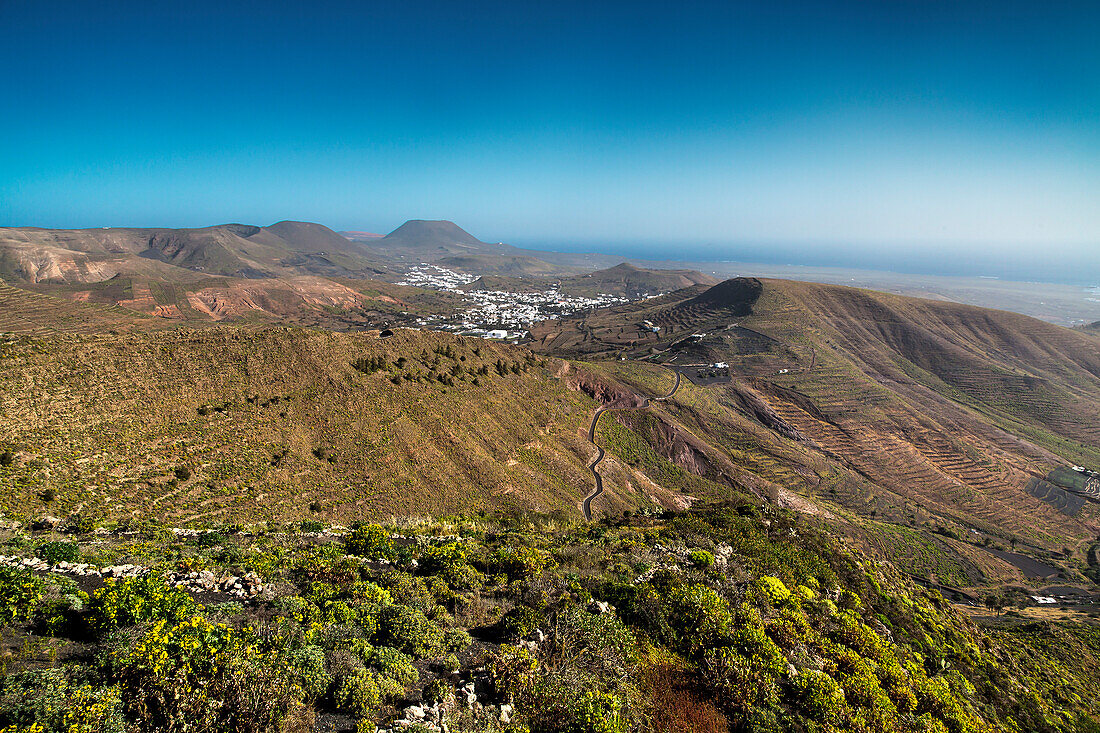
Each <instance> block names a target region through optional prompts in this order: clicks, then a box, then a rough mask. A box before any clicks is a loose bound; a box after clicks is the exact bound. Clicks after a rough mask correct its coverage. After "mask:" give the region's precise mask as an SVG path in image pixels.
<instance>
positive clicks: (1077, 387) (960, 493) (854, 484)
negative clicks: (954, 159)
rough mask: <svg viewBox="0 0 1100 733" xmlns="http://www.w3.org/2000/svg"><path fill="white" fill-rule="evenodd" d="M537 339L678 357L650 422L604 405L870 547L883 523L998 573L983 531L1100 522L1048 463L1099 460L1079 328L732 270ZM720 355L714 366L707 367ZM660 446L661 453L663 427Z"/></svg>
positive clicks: (1094, 368)
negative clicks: (675, 438)
mask: <svg viewBox="0 0 1100 733" xmlns="http://www.w3.org/2000/svg"><path fill="white" fill-rule="evenodd" d="M533 337H534V343H533V344H532V347H533V348H534V349H536V350H537V351H540V352H543V353H549V354H555V355H558V356H570V357H573V358H582V359H584V360H585V361H588V362H591V363H595V364H600V365H602V368H604V369H606V370H607V371H608V372H609V373H610V374H615V375H617V376H618V377H619V378H621V379H625V380H626V381H627V382H628V383H633V384H636V385H639V386H641V385H645V384H647V383H648V382H652V381H653V380H654V379H655V377H653V376H652V375H649V376H646V375H647V372H646V371H645V370H646V369H652V368H653V367H648V366H645V365H644V362H646V361H650V362H656V363H661V364H665V365H667V366H670V367H672V368H675V369H678V370H680V371H681V373H682V374H684V376H686V377H687V378H688V379H689V380H691V381H692V382H693V384H689V385H687V388H686V389H685V390H683V391H682V393H681V394H679V395H678V397H677V398H676V399H675V400H672V401H670V403H669V404H667V405H664V406H663V407H662V408H661V409H662V410H663V411H664V417H663V418H662V419H661V420H658V421H657V422H653V418H652V417H650V418H642V417H638V416H632V415H631V416H616V418H615V420H616V421H617V422H618V423H620V424H621V426H622V427H623V428H625V429H629V430H630V431H633V432H634V433H636V434H638V435H642V436H645V437H646V438H647V440H649V441H650V442H655V443H657V444H660V442H661V440H662V437H661V436H662V435H667V434H669V433H674V432H676V431H681V432H690V433H691V434H692V435H693V436H694V437H695V438H697V439H699V440H701V441H702V442H704V443H706V444H708V445H709V446H711V447H712V448H713V449H714V453H715V454H716V455H724V456H726V457H728V458H730V459H732V460H731V461H730V463H731V464H732V469H731V471H735V472H742V473H744V472H749V473H751V474H753V476H754V477H756V478H757V479H758V480H759V481H763V482H766V485H765V488H767V487H768V486H770V487H772V488H771V490H773V491H774V490H776V488H775V487H779V488H781V489H782V490H785V491H789V492H794V493H796V494H798V496H799V497H800V498H801V499H805V500H808V501H811V502H814V503H816V504H817V505H818V506H819V508H821V509H822V510H824V511H832V512H833V513H834V514H835V515H836V516H837V517H838V520H837V521H838V522H841V523H848V524H851V523H855V525H858V526H859V528H860V529H859V533H860V534H861V535H862V536H863V537H864V538H865V539H867V540H868V541H871V542H872V544H874V543H876V542H879V541H882V542H886V541H887V540H888V539H889V537H887V535H888V534H889V533H888V532H887V531H886V530H887V528H888V527H898V526H900V527H906V528H909V529H911V530H915V531H916V532H918V533H923V534H922V537H923V540H922V542H927V543H929V546H930V548H934V552H938V553H941V554H942V555H944V556H945V557H950V558H951V563H953V564H954V566H955V571H957V572H954V577H955V578H956V579H957V580H966V577H964V576H967V574H969V576H970V579H971V580H973V579H974V578H977V577H980V576H981V575H983V574H984V575H987V576H988V575H990V574H997V573H1005V574H1006V577H1009V576H1012V572H1013V569H1012V568H1010V567H1007V566H1005V564H1004V563H1003V562H1001V561H1000V560H997V559H996V558H992V559H991V556H990V553H989V552H988V547H994V546H997V545H1002V546H1004V547H1008V545H1009V544H1011V545H1014V546H1015V545H1018V546H1020V547H1023V548H1028V551H1029V552H1032V553H1033V554H1036V555H1037V556H1044V557H1045V556H1049V555H1057V554H1062V555H1064V554H1065V552H1063V551H1064V550H1065V551H1068V552H1069V553H1070V554H1071V555H1074V554H1075V553H1079V554H1077V557H1083V552H1084V551H1085V550H1087V548H1088V547H1089V544H1090V543H1091V542H1093V541H1095V539H1096V537H1097V533H1098V531H1100V504H1097V503H1096V502H1095V501H1093V500H1091V499H1089V498H1088V497H1083V496H1081V495H1080V494H1079V493H1074V491H1075V490H1074V488H1073V487H1072V486H1065V485H1064V484H1066V483H1067V482H1065V481H1064V480H1061V483H1059V481H1060V479H1059V478H1058V477H1059V476H1060V475H1063V474H1060V473H1056V470H1063V471H1064V469H1065V468H1066V467H1067V466H1069V465H1070V464H1079V465H1083V466H1085V467H1087V468H1100V339H1098V338H1096V337H1095V336H1092V335H1091V334H1088V333H1085V332H1082V331H1073V330H1069V329H1064V328H1060V327H1057V326H1053V325H1050V324H1047V323H1044V322H1041V321H1037V320H1035V319H1031V318H1028V317H1025V316H1021V315H1018V314H1014V313H1007V312H1000V311H991V310H985V309H981V308H975V307H971V306H962V305H957V304H952V303H944V302H936V301H927V300H919V299H914V298H906V297H901V296H893V295H887V294H883V293H878V292H872V291H865V290H856V289H852V288H845V287H839V286H829V285H818V284H811V283H801V282H792V281H777V280H756V279H752V278H738V279H735V280H731V281H727V282H725V283H722V284H720V285H718V286H714V287H711V288H706V287H704V286H695V287H692V288H687V289H684V290H682V291H678V292H676V293H671V294H669V295H667V296H664V297H662V298H657V299H652V300H649V301H643V302H637V303H629V304H625V305H622V306H616V307H612V308H607V309H602V310H600V311H596V312H593V313H591V314H586V315H585V316H582V317H578V318H574V319H565V320H562V321H549V322H546V323H543V324H540V325H539V326H538V327H536V328H535V329H534V331H533ZM623 359H625V360H626V361H622V360H623ZM719 362H721V363H725V364H728V365H729V366H728V372H727V370H726V369H725V368H722V369H714V368H712V367H710V366H708V365H712V364H715V363H719ZM716 374H717V375H718V376H717V377H716V376H715V375H716ZM654 391H656V389H654ZM647 421H648V422H647ZM666 451H667V452H669V454H670V455H671V454H672V453H673V452H675V449H674V447H673V446H672V445H671V444H668V443H667V441H666ZM1052 486H1053V489H1052V488H1051V487H1052ZM794 500H795V499H792V501H794ZM845 516H847V517H848V518H847V519H844V517H845ZM894 544H898V543H896V542H895V543H894ZM901 544H906V543H901ZM908 544H909V545H910V548H908V549H907V550H906V551H909V549H911V547H912V546H913V541H909V542H908ZM929 552H933V549H929ZM983 568H984V570H983ZM941 574H943V569H942V568H941Z"/></svg>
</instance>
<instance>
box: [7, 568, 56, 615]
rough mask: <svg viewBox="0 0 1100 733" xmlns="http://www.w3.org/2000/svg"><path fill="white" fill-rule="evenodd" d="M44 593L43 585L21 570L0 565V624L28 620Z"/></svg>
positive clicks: (28, 572) (36, 577)
mask: <svg viewBox="0 0 1100 733" xmlns="http://www.w3.org/2000/svg"><path fill="white" fill-rule="evenodd" d="M44 592H45V583H43V582H42V579H41V578H39V577H38V576H37V575H35V574H34V573H32V572H31V571H29V570H25V569H23V568H13V567H9V566H7V565H0V624H3V625H7V624H10V623H13V622H15V621H17V620H19V619H28V618H30V617H31V614H32V613H33V612H34V609H35V607H36V606H37V605H38V602H39V601H40V600H41V599H42V595H43V593H44Z"/></svg>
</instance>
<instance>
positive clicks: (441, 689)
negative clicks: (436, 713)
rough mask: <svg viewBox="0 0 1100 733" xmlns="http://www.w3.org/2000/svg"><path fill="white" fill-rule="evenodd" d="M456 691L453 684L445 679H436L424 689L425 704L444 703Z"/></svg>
mask: <svg viewBox="0 0 1100 733" xmlns="http://www.w3.org/2000/svg"><path fill="white" fill-rule="evenodd" d="M453 691H454V687H452V686H451V683H450V682H448V681H447V680H443V679H434V680H432V681H431V682H429V683H428V684H427V685H426V686H425V687H424V692H423V699H424V701H425V702H432V703H434V702H442V701H444V700H446V699H447V698H448V697H450V695H451V693H452V692H453Z"/></svg>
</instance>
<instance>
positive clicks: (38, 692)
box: [0, 669, 125, 733]
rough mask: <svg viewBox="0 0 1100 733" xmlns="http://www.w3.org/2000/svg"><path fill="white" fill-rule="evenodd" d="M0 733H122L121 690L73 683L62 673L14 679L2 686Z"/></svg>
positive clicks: (22, 675) (47, 672) (31, 674)
mask: <svg viewBox="0 0 1100 733" xmlns="http://www.w3.org/2000/svg"><path fill="white" fill-rule="evenodd" d="M0 730H4V731H19V732H20V733H30V732H31V731H35V732H36V733H123V731H124V730H125V724H124V722H123V719H122V704H121V697H120V690H119V688H118V687H117V686H115V685H111V686H108V687H95V686H93V685H91V684H89V683H87V682H84V683H79V684H77V683H74V682H72V681H70V680H69V679H68V678H67V677H66V675H65V672H64V670H61V669H49V670H42V671H35V672H22V673H20V674H16V675H11V676H10V677H8V678H6V679H4V680H3V681H2V682H0Z"/></svg>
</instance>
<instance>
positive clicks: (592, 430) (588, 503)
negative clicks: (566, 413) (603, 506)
mask: <svg viewBox="0 0 1100 733" xmlns="http://www.w3.org/2000/svg"><path fill="white" fill-rule="evenodd" d="M665 368H666V369H668V367H665ZM669 371H671V372H672V373H673V374H675V375H676V384H674V385H672V390H671V391H670V392H669V393H668V394H666V395H663V396H661V397H654V398H653V401H656V402H659V401H661V400H667V399H669V398H670V397H672V396H673V395H674V394H676V390H678V389H680V372H678V371H676V370H675V369H669ZM650 402H651V401H650V399H649V398H648V397H646V398H645V399H644V400H643V401H642V404H640V405H634V406H631V407H615V406H614V405H603V406H601V407H597V408H596V413H595V414H594V415H592V424H591V425H589V426H588V442H589V443H591V444H592V445H595V446H596V450H597V451H599V453H598V454H597V456H596V460H594V461H592V463H591V464H589V466H588V470H589V471H591V472H592V475H593V476H594V477H595V478H596V490H595V491H593V492H592V493H591V494H589V495H588V496H586V497H584V504H583V505H582V508H583V509H584V518H585V519H587V520H588V521H589V522H591V521H592V500H593V499H595V498H596V497H597V496H599V495H600V494H602V493H603V478H601V477H600V472H599V471H597V470H596V466H598V465H599V464H600V461H602V460H603V457H604V450H603V448H601V447H600V446H598V445H596V424H597V423H598V422H599V421H600V415H602V414H604V413H605V412H607V411H608V410H644V409H645V408H647V407H649V405H650Z"/></svg>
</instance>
